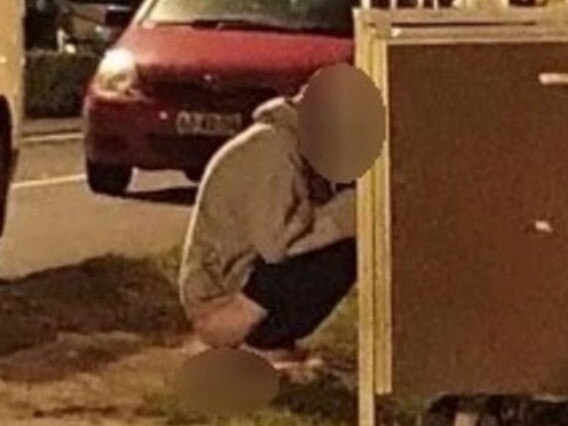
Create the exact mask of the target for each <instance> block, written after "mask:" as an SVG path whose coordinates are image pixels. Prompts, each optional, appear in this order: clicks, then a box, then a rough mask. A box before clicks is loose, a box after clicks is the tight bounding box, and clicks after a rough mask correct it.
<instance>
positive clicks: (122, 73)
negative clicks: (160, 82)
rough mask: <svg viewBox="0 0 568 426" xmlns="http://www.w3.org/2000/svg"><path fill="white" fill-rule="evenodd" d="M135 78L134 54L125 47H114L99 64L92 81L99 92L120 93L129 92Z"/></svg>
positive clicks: (136, 76) (136, 75)
mask: <svg viewBox="0 0 568 426" xmlns="http://www.w3.org/2000/svg"><path fill="white" fill-rule="evenodd" d="M137 78H138V73H137V69H136V60H135V59H134V55H132V53H130V52H129V51H128V50H125V49H114V50H110V51H108V52H107V53H106V54H105V56H104V58H103V59H102V61H101V63H100V64H99V68H98V70H97V74H96V76H95V81H94V83H95V88H96V89H97V91H99V92H102V93H107V94H110V95H113V94H115V95H121V94H127V93H128V92H130V90H131V89H132V87H133V86H134V84H135V83H136V79H137Z"/></svg>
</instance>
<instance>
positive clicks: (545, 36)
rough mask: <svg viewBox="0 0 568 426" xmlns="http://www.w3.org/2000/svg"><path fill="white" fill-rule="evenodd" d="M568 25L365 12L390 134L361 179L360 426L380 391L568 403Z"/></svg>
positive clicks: (547, 18)
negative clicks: (540, 397)
mask: <svg viewBox="0 0 568 426" xmlns="http://www.w3.org/2000/svg"><path fill="white" fill-rule="evenodd" d="M566 16H567V15H566V13H565V12H564V9H553V10H551V11H549V10H544V9H538V10H529V9H522V10H502V11H500V12H498V13H496V12H490V13H488V12H482V11H477V12H471V11H469V12H466V11H454V10H439V11H432V10H431V11H384V10H383V11H378V10H359V11H358V12H357V13H356V20H357V62H358V66H359V67H361V68H362V69H364V70H365V71H366V72H367V73H368V74H369V75H370V76H371V77H372V78H373V80H374V81H375V82H376V84H377V85H378V86H379V87H380V88H381V89H382V91H383V94H384V97H385V103H386V107H387V117H386V119H387V122H388V136H387V140H386V141H385V149H384V151H383V155H382V157H381V158H380V159H379V160H378V161H377V162H376V164H375V166H374V167H373V168H372V170H370V171H369V172H368V173H367V175H366V176H365V177H364V178H363V179H361V180H360V182H359V205H358V207H359V209H358V210H359V245H360V247H359V250H360V278H361V279H360V321H361V324H360V331H361V333H360V362H361V363H360V367H361V408H362V411H361V416H362V423H363V424H366V425H368V424H371V422H372V420H371V418H372V413H371V412H372V407H373V399H374V396H375V395H376V394H404V395H407V394H412V395H423V396H433V395H438V394H441V393H555V394H568V25H566V22H568V20H566ZM377 119H381V118H380V117H377ZM381 142H382V141H377V143H381Z"/></svg>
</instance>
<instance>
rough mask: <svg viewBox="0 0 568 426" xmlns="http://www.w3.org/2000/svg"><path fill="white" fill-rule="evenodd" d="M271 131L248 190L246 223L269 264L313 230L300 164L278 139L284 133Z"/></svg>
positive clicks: (259, 250) (252, 237)
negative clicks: (298, 166) (299, 168)
mask: <svg viewBox="0 0 568 426" xmlns="http://www.w3.org/2000/svg"><path fill="white" fill-rule="evenodd" d="M267 132H268V134H264V135H263V138H269V139H270V140H266V141H263V142H264V143H263V144H262V145H261V146H259V147H257V154H258V155H257V158H258V159H259V161H258V162H257V163H256V165H255V171H254V173H252V174H253V175H254V176H255V182H251V185H250V189H249V190H248V196H247V201H248V203H246V204H247V208H246V209H245V210H246V214H247V221H246V223H247V224H248V235H249V238H250V240H251V243H252V245H253V247H254V249H255V250H256V251H257V253H258V254H259V255H260V256H261V257H262V258H263V259H264V260H265V261H266V262H267V263H279V262H281V261H283V260H284V259H285V258H286V257H287V255H288V253H287V252H288V248H289V247H290V246H291V245H292V244H293V242H294V241H296V240H297V239H299V238H301V237H302V236H303V235H304V234H306V233H307V232H308V231H309V228H310V226H311V223H312V214H313V212H312V209H311V206H310V203H309V200H308V195H307V188H306V187H305V184H304V183H303V178H302V176H301V175H300V173H299V171H298V168H297V165H295V164H294V161H293V159H292V158H291V155H290V153H289V152H286V151H285V150H283V149H282V143H285V142H282V141H279V140H278V138H280V137H283V135H281V134H279V132H277V131H273V130H272V131H267ZM281 142H282V143H281Z"/></svg>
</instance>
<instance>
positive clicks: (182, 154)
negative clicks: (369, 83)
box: [84, 0, 358, 194]
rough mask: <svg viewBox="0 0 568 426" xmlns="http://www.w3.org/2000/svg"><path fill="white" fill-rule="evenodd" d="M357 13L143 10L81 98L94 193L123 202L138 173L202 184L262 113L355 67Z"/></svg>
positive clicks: (205, 3)
mask: <svg viewBox="0 0 568 426" xmlns="http://www.w3.org/2000/svg"><path fill="white" fill-rule="evenodd" d="M356 3H358V2H357V1H354V0H146V1H144V2H143V3H142V6H141V8H140V9H139V11H138V12H137V14H136V16H135V17H134V19H133V20H132V21H131V22H130V24H129V25H128V27H127V28H126V29H125V31H124V33H123V34H122V36H121V37H120V39H119V40H118V41H117V43H116V44H115V46H114V47H113V48H112V49H111V50H110V51H109V52H107V54H106V56H105V57H104V59H103V60H102V61H101V64H100V67H99V70H98V72H97V74H96V76H95V77H94V78H93V81H92V83H91V84H90V87H89V90H88V94H87V96H86V100H85V106H84V114H85V116H86V122H87V133H86V158H87V165H86V167H87V174H88V182H89V185H90V188H91V189H92V190H93V191H95V192H100V193H107V194H120V193H123V192H124V191H125V190H126V188H127V187H128V184H129V182H130V179H131V176H132V170H133V168H135V167H137V168H142V169H177V170H183V171H184V172H185V173H186V175H187V176H188V178H189V179H191V180H199V178H200V176H201V174H202V172H203V170H204V168H205V166H206V164H207V162H208V160H209V159H210V158H211V156H212V155H213V154H214V153H215V151H216V150H217V149H218V148H219V147H220V146H221V145H222V144H223V143H224V142H225V141H227V140H228V139H229V138H230V137H231V136H233V135H235V134H236V133H237V132H239V131H240V130H242V129H243V127H245V126H246V125H247V124H249V122H250V118H251V113H252V111H253V110H254V109H255V108H256V107H257V106H258V105H259V104H260V103H262V102H263V101H265V100H267V99H269V98H271V97H274V96H277V95H280V94H290V93H294V92H295V91H297V90H298V88H299V87H300V86H301V85H302V84H303V83H304V82H305V81H306V79H307V78H308V77H309V76H310V75H311V74H312V73H313V72H314V71H315V70H316V69H318V68H320V67H322V66H325V65H330V64H333V63H337V62H351V60H352V56H353V41H352V38H353V34H352V32H353V28H352V7H353V6H354V5H355V4H356ZM115 21H116V19H115ZM244 172H246V171H244Z"/></svg>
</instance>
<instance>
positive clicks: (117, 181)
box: [87, 161, 132, 195]
mask: <svg viewBox="0 0 568 426" xmlns="http://www.w3.org/2000/svg"><path fill="white" fill-rule="evenodd" d="M131 179H132V167H130V166H119V165H114V164H101V163H95V162H92V161H87V183H88V184H89V188H91V190H92V191H93V192H96V193H98V194H107V195H122V194H124V193H125V192H126V188H128V185H129V184H130V180H131Z"/></svg>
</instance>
